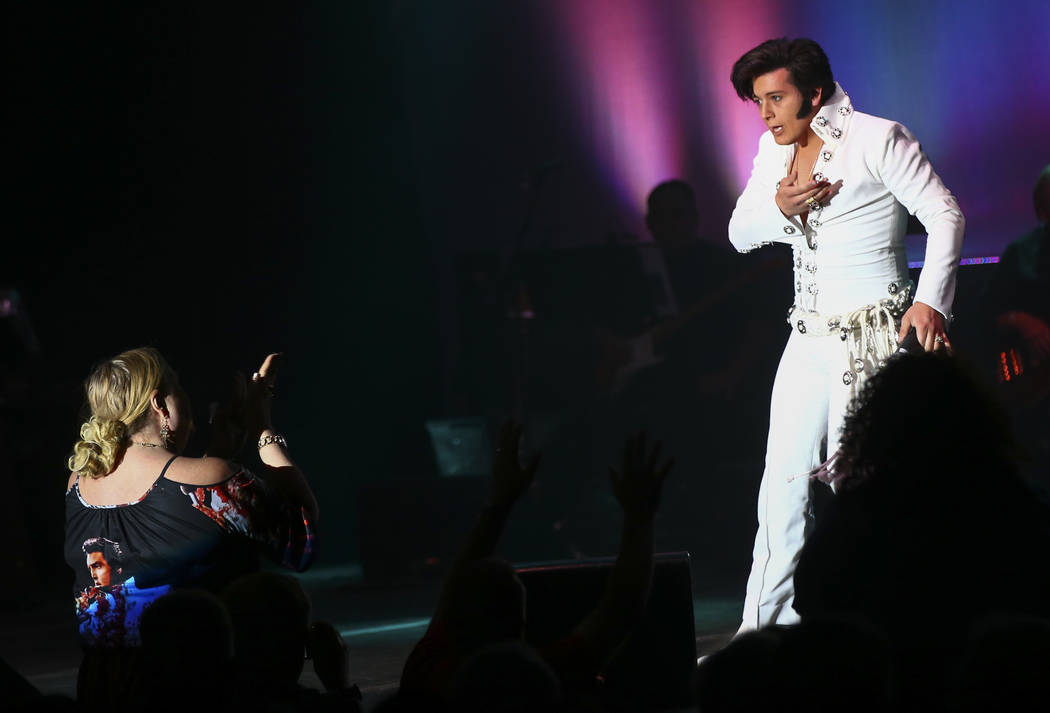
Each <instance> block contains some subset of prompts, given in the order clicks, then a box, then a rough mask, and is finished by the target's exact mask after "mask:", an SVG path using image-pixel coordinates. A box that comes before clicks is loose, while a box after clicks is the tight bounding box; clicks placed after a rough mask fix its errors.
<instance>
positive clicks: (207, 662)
mask: <svg viewBox="0 0 1050 713" xmlns="http://www.w3.org/2000/svg"><path fill="white" fill-rule="evenodd" d="M139 633H140V635H141V637H142V668H141V676H140V677H139V680H138V681H137V684H136V687H135V689H134V690H132V691H130V692H129V693H128V700H129V703H130V705H129V707H130V708H133V709H135V710H162V711H168V710H172V711H174V710H194V709H198V708H202V707H203V708H206V709H216V710H218V709H220V708H222V707H223V705H224V703H227V702H229V699H230V697H231V696H232V695H234V694H235V691H233V690H231V687H230V685H229V680H228V679H227V678H226V677H224V676H222V675H221V673H220V672H223V671H229V670H230V668H231V666H232V664H233V630H232V627H231V626H230V617H229V615H228V614H227V613H226V608H225V607H224V606H223V605H222V602H220V601H219V599H218V598H217V597H216V596H215V595H214V594H211V593H210V592H206V591H204V590H203V589H181V590H176V591H174V592H171V593H169V594H165V595H164V596H163V597H161V598H159V599H158V600H157V601H155V602H153V604H151V605H150V606H149V607H147V609H146V610H145V612H143V614H142V619H141V620H140V623H139ZM194 672H202V673H200V674H199V675H198V674H196V673H194ZM203 672H209V673H208V674H204V673H203ZM179 673H182V674H185V675H179ZM191 681H192V682H191ZM202 703H203V706H202Z"/></svg>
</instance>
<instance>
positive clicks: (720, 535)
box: [601, 180, 790, 570]
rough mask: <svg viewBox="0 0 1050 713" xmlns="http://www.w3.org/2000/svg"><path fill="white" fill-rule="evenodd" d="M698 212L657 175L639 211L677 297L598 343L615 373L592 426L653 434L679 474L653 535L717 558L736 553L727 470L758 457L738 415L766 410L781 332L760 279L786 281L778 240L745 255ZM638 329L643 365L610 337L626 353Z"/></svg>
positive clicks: (724, 562)
mask: <svg viewBox="0 0 1050 713" xmlns="http://www.w3.org/2000/svg"><path fill="white" fill-rule="evenodd" d="M699 218H700V217H699V214H698V211H697V206H696V198H695V195H694V193H693V189H692V188H691V187H690V186H689V184H687V183H686V182H684V181H681V180H671V181H666V182H664V183H661V184H659V185H658V186H656V187H655V188H654V189H653V190H652V191H651V193H650V194H649V196H648V198H647V201H646V216H645V222H646V225H647V227H648V228H649V231H650V234H651V235H652V238H653V240H654V242H655V243H656V244H657V245H658V246H659V248H660V253H661V255H662V258H663V262H664V273H665V275H666V277H667V281H666V282H667V284H668V287H669V288H670V291H671V293H672V295H673V298H674V299H673V302H674V304H675V305H676V307H677V309H676V310H675V313H674V314H672V315H670V316H666V317H664V318H663V319H658V320H656V319H655V318H654V321H653V323H652V324H651V326H650V327H649V329H648V330H647V331H646V332H644V333H642V334H637V335H635V336H634V338H633V340H621V344H619V345H617V344H615V343H614V341H615V340H613V339H611V338H610V339H607V340H606V343H605V344H603V345H602V347H603V348H604V349H605V354H606V355H607V357H608V358H609V359H610V360H611V361H613V362H615V363H616V364H618V365H619V367H620V368H619V373H620V377H619V378H618V379H617V380H616V386H615V387H614V388H612V389H609V390H606V394H607V395H608V396H610V398H609V400H608V402H607V404H606V407H605V408H604V410H603V413H602V416H601V418H602V419H603V423H602V425H601V428H602V429H603V430H605V429H608V430H609V433H610V436H611V441H613V442H614V441H615V439H616V438H618V437H622V436H623V435H625V434H627V433H630V432H631V430H632V429H638V428H647V429H649V430H650V431H651V432H652V433H659V434H660V437H661V439H662V440H663V442H664V445H665V447H666V449H667V452H673V453H674V454H675V461H676V465H675V468H676V470H677V471H679V472H681V473H682V474H683V477H682V478H679V479H676V481H675V482H674V483H669V484H668V487H669V490H668V492H667V493H666V494H665V503H664V506H663V511H662V512H663V516H662V518H661V521H660V523H659V525H658V528H657V546H658V547H662V548H664V549H689V550H690V551H692V552H693V555H694V556H695V557H697V558H699V559H703V561H705V562H707V563H708V564H709V565H711V566H712V567H713V568H715V569H722V570H724V569H726V568H732V567H735V566H737V560H738V557H737V556H736V555H735V553H733V552H732V550H731V548H726V547H724V546H723V545H724V537H725V528H726V527H727V524H726V523H725V519H726V518H727V517H729V515H728V513H732V512H735V510H734V509H733V508H734V504H733V502H732V497H733V494H734V492H735V491H739V490H740V486H739V481H737V480H735V479H734V478H733V477H732V476H731V475H730V474H731V473H733V472H741V471H742V470H743V468H742V467H741V466H740V464H741V463H742V462H746V463H747V464H748V468H755V467H760V465H761V463H760V462H751V461H755V460H756V459H761V455H762V453H763V448H762V446H763V443H762V437H763V435H764V434H763V433H762V432H763V431H764V429H763V428H761V427H756V428H741V427H740V424H741V423H756V422H757V423H761V422H763V421H764V420H765V419H766V418H768V414H769V408H768V392H769V387H770V384H771V383H772V381H773V374H774V372H775V370H776V360H777V358H778V357H779V354H780V351H781V350H782V349H783V341H784V339H785V337H784V335H783V332H782V331H780V330H777V329H776V327H777V326H778V325H779V323H780V319H781V318H780V312H781V310H780V309H779V307H778V308H777V309H774V308H773V305H770V304H767V303H768V301H769V300H770V294H772V295H776V294H777V291H776V290H768V289H765V285H766V284H768V280H769V279H770V278H771V277H772V276H773V275H777V276H778V277H779V279H781V280H782V281H783V282H784V285H783V287H784V289H785V290H786V289H788V285H787V278H786V277H784V269H783V267H784V266H785V265H787V264H790V263H789V259H788V254H787V253H786V252H785V253H784V254H777V253H775V252H774V253H772V254H769V255H767V256H764V257H765V260H762V261H759V262H756V261H749V262H746V263H745V262H744V260H745V258H742V257H741V256H739V255H738V254H736V253H735V252H733V251H731V250H728V249H726V248H723V247H721V246H719V245H717V244H715V243H713V242H711V241H706V240H703V239H702V238H701V237H700V236H699V225H700V219H699ZM778 267H779V268H780V269H777V268H778ZM774 279H776V278H774ZM646 340H648V341H650V342H651V343H650V345H649V347H648V349H647V350H646V349H641V350H635V351H649V352H650V353H651V355H652V357H653V358H651V359H644V358H643V359H641V360H638V359H636V360H634V361H635V362H640V363H641V364H644V366H642V367H639V366H638V364H637V363H632V360H631V359H630V357H629V356H626V357H620V358H615V357H616V351H617V350H616V348H615V347H617V346H619V347H622V351H623V352H625V353H628V354H629V353H630V352H631V351H632V350H631V349H630V348H626V347H625V346H624V345H625V344H626V343H627V342H633V343H637V342H641V341H646ZM608 355H612V356H608ZM750 500H751V498H750V497H748V498H747V501H746V502H747V506H748V507H749V506H750ZM744 502H745V501H744V500H741V505H743V504H744ZM705 508H706V509H705ZM728 526H731V524H730V525H728Z"/></svg>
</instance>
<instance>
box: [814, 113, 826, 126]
mask: <svg viewBox="0 0 1050 713" xmlns="http://www.w3.org/2000/svg"><path fill="white" fill-rule="evenodd" d="M813 123H814V124H816V125H817V126H820V127H824V126H827V125H828V119H827V117H825V116H818V117H817V118H816V119H814V120H813Z"/></svg>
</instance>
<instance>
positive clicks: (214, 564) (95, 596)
mask: <svg viewBox="0 0 1050 713" xmlns="http://www.w3.org/2000/svg"><path fill="white" fill-rule="evenodd" d="M278 359H279V355H277V354H270V355H269V356H267V357H266V359H265V361H264V362H263V364H262V366H261V367H260V368H259V371H258V372H256V373H255V375H253V377H252V379H251V381H250V382H247V383H242V385H241V386H242V388H241V389H240V398H238V399H237V402H236V403H235V404H234V405H233V406H232V407H230V408H227V409H224V410H223V412H222V413H221V414H219V417H218V418H217V419H213V424H212V425H213V428H214V429H215V430H216V431H217V432H218V433H219V434H220V438H217V439H215V438H213V441H212V443H213V448H212V449H210V450H211V451H212V453H213V455H211V456H207V457H204V458H189V457H184V456H182V455H181V453H182V450H183V449H184V448H185V447H186V443H187V441H188V439H189V436H190V433H191V432H192V430H193V416H192V412H191V408H190V401H189V397H188V396H187V395H186V392H185V391H183V389H182V387H181V386H180V385H179V381H178V377H177V376H176V374H175V372H174V371H172V369H171V368H170V367H169V366H168V364H167V363H166V362H165V360H164V358H163V357H162V356H161V355H160V353H159V352H157V351H156V350H155V349H151V348H140V349H132V350H130V351H127V352H124V353H122V354H119V355H117V356H115V357H113V358H112V359H108V360H106V361H104V362H102V363H100V364H99V365H98V366H96V367H95V369H94V370H93V371H92V373H91V375H90V376H89V377H88V379H87V381H86V382H85V385H84V388H85V392H86V397H87V403H88V406H89V407H90V413H91V415H90V418H89V419H88V420H87V422H85V423H84V424H83V425H82V426H81V429H80V439H79V440H78V441H77V442H76V444H75V445H74V446H73V455H72V456H71V457H70V458H69V463H68V465H69V469H70V471H71V474H70V476H69V482H68V484H67V490H66V538H65V555H66V561H67V563H68V564H69V566H70V567H71V568H72V569H73V571H74V573H75V582H74V591H73V595H74V601H75V610H76V614H77V624H78V630H79V634H80V637H81V641H82V642H83V644H84V646H85V648H86V651H87V656H86V658H85V667H87V668H88V669H91V668H97V667H98V666H102V667H103V668H106V669H107V671H106V672H103V671H99V670H94V671H92V672H91V674H90V675H89V676H87V678H90V679H91V680H92V681H93V682H97V683H98V684H99V685H103V684H102V682H103V681H105V680H107V679H108V684H105V685H107V687H108V686H111V685H113V684H115V683H117V682H116V681H115V680H114V679H113V676H114V675H116V676H117V678H122V677H124V676H125V675H126V674H127V671H126V670H125V671H124V674H121V673H118V672H117V671H114V670H113V669H114V666H113V665H112V664H114V663H115V661H124V663H123V664H120V663H118V664H117V665H116V668H117V669H126V668H127V665H126V664H127V661H126V658H127V657H126V656H124V655H123V654H112V653H109V654H107V653H105V652H107V651H108V652H113V651H123V652H125V653H126V652H128V651H129V650H132V651H133V650H134V647H136V646H137V645H138V644H139V634H138V622H139V617H140V616H141V615H142V612H143V611H144V610H145V609H146V608H148V607H149V605H150V604H151V603H152V602H153V601H154V600H156V599H157V598H158V597H160V596H162V595H163V594H165V593H167V592H168V591H170V590H172V589H174V588H180V587H187V586H192V587H203V588H205V589H211V590H217V589H219V588H221V587H222V586H224V585H225V584H226V583H228V582H229V581H230V580H232V579H233V578H234V577H236V576H238V575H240V574H242V573H244V572H246V571H250V570H253V569H257V568H258V561H257V553H259V552H262V553H264V554H266V555H269V556H270V557H271V558H272V559H274V560H276V561H279V562H281V563H282V564H283V565H285V566H287V567H290V568H292V569H295V570H303V569H305V568H306V567H308V566H309V564H310V562H311V560H312V558H313V553H314V546H315V542H314V530H315V527H316V522H317V516H318V511H317V501H316V500H315V499H314V496H313V492H312V491H311V489H310V486H309V485H308V483H307V482H306V479H305V477H304V476H303V473H302V471H300V470H299V468H298V467H296V465H295V463H294V462H292V460H291V458H290V457H289V454H288V450H287V442H286V441H285V439H284V438H283V437H282V436H281V435H280V434H278V433H277V432H275V431H274V430H273V427H272V424H271V420H270V402H271V396H272V393H273V388H274V383H275V378H276V367H277V362H278ZM231 433H233V434H234V436H233V437H232V438H231V437H230V434H231ZM245 437H247V438H250V439H252V440H253V441H254V442H255V443H256V444H257V446H258V454H259V459H260V461H261V466H262V467H261V468H258V469H257V470H258V476H256V475H255V474H253V473H252V472H250V471H249V470H247V469H246V468H244V467H242V466H240V465H238V464H236V463H234V462H232V461H229V460H227V459H226V458H223V457H216V455H215V454H216V453H217V449H218V450H221V451H224V452H222V453H220V454H218V455H233V453H235V452H236V450H237V445H239V443H238V442H240V443H243V439H244V438H245ZM220 443H222V444H225V445H222V446H220V445H219V444H220ZM92 662H94V663H92ZM85 667H82V669H81V676H80V679H81V682H82V683H83V682H84V681H85V678H86V676H85ZM99 674H102V675H99ZM85 693H87V692H86V691H84V690H83V687H81V694H82V696H83V697H88V698H93V696H90V695H87V696H84V694H85Z"/></svg>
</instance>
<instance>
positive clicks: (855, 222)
mask: <svg viewBox="0 0 1050 713" xmlns="http://www.w3.org/2000/svg"><path fill="white" fill-rule="evenodd" d="M835 89H836V91H835V94H834V95H833V96H832V97H831V100H830V101H828V102H827V103H826V104H825V105H824V106H823V107H821V109H820V111H818V112H817V115H816V116H815V117H814V118H813V121H812V122H811V127H812V128H813V131H814V132H815V133H816V134H817V136H818V137H820V139H821V140H822V141H823V146H822V147H821V153H820V156H819V157H818V159H817V163H816V166H815V167H814V169H813V173H814V178H817V179H818V180H819V179H820V178H821V177H823V178H827V179H828V180H829V181H831V182H832V183H834V182H836V181H838V180H841V181H842V187H841V189H840V190H839V192H838V194H837V195H835V196H834V197H833V198H832V199H831V200H830V201H829V202H828V203H827V204H826V205H825V206H824V207H823V208H822V209H821V210H819V211H812V212H810V214H809V216H808V219H807V224H806V225H803V224H802V222H801V221H800V220H799V219H798V218H797V217H792V218H787V217H785V216H784V215H783V214H782V213H781V212H780V209H779V208H778V207H777V205H776V203H775V201H774V194H775V193H776V190H777V185H778V182H779V181H780V180H781V179H782V178H783V177H784V176H785V175H787V172H788V167H789V166H790V165H791V161H792V158H793V156H794V150H795V147H794V146H780V145H778V144H777V143H776V142H775V141H774V140H773V137H772V135H771V134H770V133H769V132H766V133H764V134H763V135H762V138H761V140H760V141H759V148H758V155H757V156H756V157H755V161H754V168H753V170H752V173H751V177H750V179H748V182H747V186H746V187H745V188H744V192H743V193H742V194H741V196H740V198H739V199H738V200H737V204H736V208H735V209H734V210H733V216H732V218H731V219H730V221H729V240H730V241H731V242H732V243H733V245H734V247H736V249H737V250H739V251H741V252H747V251H749V250H753V249H755V248H756V247H759V246H761V245H766V244H769V243H772V242H786V243H789V244H790V245H791V246H792V250H793V252H794V274H795V301H794V305H793V306H792V309H791V311H789V317H788V319H789V323H790V324H791V328H792V333H791V336H790V338H789V339H788V343H787V346H786V347H785V349H784V354H783V356H782V357H781V360H780V366H779V367H778V369H777V375H776V380H775V381H774V384H773V394H772V398H771V405H770V414H769V438H768V442H767V447H766V460H765V470H764V472H763V475H762V484H761V486H760V489H759V496H758V532H757V534H756V536H755V547H754V553H753V561H752V566H751V574H750V576H749V577H748V582H747V593H746V597H745V600H744V612H743V622H742V625H741V628H740V630H741V631H746V630H749V629H755V628H760V627H762V626H765V625H767V624H792V623H795V622H797V621H798V615H797V614H796V613H795V610H794V609H793V608H792V606H791V605H792V601H793V599H794V586H793V576H794V572H795V564H796V563H797V561H798V556H799V551H800V550H801V548H802V543H803V541H804V540H805V536H806V532H807V530H808V528H809V526H810V524H811V523H812V513H811V508H810V482H809V479H808V478H807V477H806V476H805V475H804V474H805V473H807V472H808V471H810V470H811V469H813V468H815V467H816V466H818V465H819V464H820V462H821V450H822V449H821V444H822V441H825V442H826V450H825V451H824V452H825V453H826V454H827V455H829V456H830V455H831V454H833V453H834V452H835V451H836V450H837V449H838V446H837V443H838V435H839V430H840V428H841V425H842V420H843V416H844V415H845V411H846V407H847V406H848V404H849V401H850V399H851V398H852V396H853V394H854V393H855V391H856V389H857V388H858V386H859V384H860V382H859V379H860V378H861V377H863V376H865V375H866V374H870V373H871V372H872V371H873V370H874V369H877V368H878V366H879V365H880V363H881V361H882V360H883V359H884V358H885V351H886V348H885V346H886V345H887V344H888V342H887V340H894V341H895V339H896V330H897V329H898V328H899V322H900V316H901V314H902V313H903V311H904V310H905V309H907V307H908V306H909V305H910V303H911V297H912V287H913V286H912V285H910V283H909V280H908V265H907V259H906V255H905V250H904V233H905V228H906V225H907V214H908V213H909V212H910V213H912V214H914V215H915V216H916V217H917V218H918V219H919V220H920V222H922V224H923V226H924V227H925V228H926V231H927V233H928V238H927V244H926V260H925V265H924V267H923V270H922V274H921V276H920V278H919V284H918V287H917V288H915V289H914V299H915V301H918V302H923V303H925V304H927V305H929V306H930V307H933V308H934V309H936V310H937V311H938V312H940V313H941V314H942V315H944V316H945V317H946V319H947V320H950V318H951V305H952V298H953V296H954V294H955V276H956V269H957V266H958V264H959V255H960V250H961V247H962V239H963V228H964V221H963V216H962V213H961V212H960V210H959V206H958V203H957V202H956V200H955V198H954V196H952V194H951V193H950V192H949V191H948V190H947V189H946V188H945V187H944V184H943V183H942V182H941V180H940V178H939V177H938V176H937V174H936V173H934V171H933V168H932V167H931V166H930V163H929V161H928V160H927V159H926V155H925V154H924V153H923V151H922V148H921V147H920V145H919V142H918V141H917V140H916V139H915V137H914V136H912V134H911V133H910V132H909V131H908V130H907V129H906V128H905V127H903V126H901V125H900V124H898V123H895V122H892V121H887V120H885V119H880V118H878V117H875V116H871V115H868V114H863V113H860V112H857V111H854V109H853V107H852V105H851V103H850V100H849V97H848V96H847V95H846V94H845V92H843V91H842V87H840V86H839V85H838V84H836V85H835ZM870 306H877V307H878V308H877V309H873V310H867V311H864V308H867V307H870ZM879 320H881V321H879ZM887 322H888V324H887ZM847 326H848V327H849V329H850V331H851V335H850V338H849V339H847V338H846V335H845V330H843V329H842V327H847ZM872 340H874V341H875V342H880V343H881V344H882V345H883V347H882V348H875V347H872V344H871V341H872ZM800 474H801V475H802V477H797V476H799V475H800Z"/></svg>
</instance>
